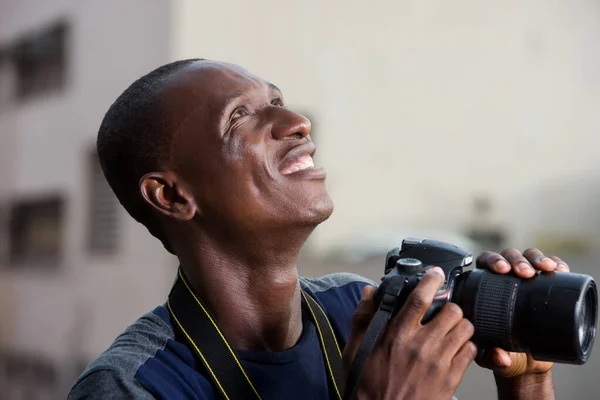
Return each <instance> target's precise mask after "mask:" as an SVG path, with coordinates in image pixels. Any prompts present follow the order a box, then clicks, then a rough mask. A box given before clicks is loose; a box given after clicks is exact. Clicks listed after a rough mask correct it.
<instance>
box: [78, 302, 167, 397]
mask: <svg viewBox="0 0 600 400" xmlns="http://www.w3.org/2000/svg"><path fill="white" fill-rule="evenodd" d="M173 338H174V332H173V328H172V327H171V325H170V323H169V322H168V312H167V310H166V308H165V307H164V306H159V307H157V308H156V309H155V310H154V311H152V312H149V313H146V314H144V315H143V316H142V317H140V318H138V319H137V320H136V321H135V322H134V323H133V324H131V325H130V326H129V327H127V328H126V329H125V330H124V331H123V333H121V334H120V335H119V336H118V337H117V338H116V339H115V340H114V342H113V343H112V344H111V346H110V347H109V348H108V349H107V350H105V351H104V352H103V353H102V354H100V356H98V358H96V359H95V360H94V361H92V363H90V365H88V367H87V368H86V369H85V371H84V372H83V373H82V374H81V375H80V377H79V378H78V379H77V381H76V382H75V384H74V385H73V388H72V389H71V392H70V393H69V399H80V398H103V396H104V395H109V397H110V395H113V396H114V395H115V394H123V395H125V394H126V395H127V396H133V397H135V398H151V396H149V395H148V393H147V392H146V390H145V389H144V388H143V387H142V386H141V385H140V384H139V383H138V382H137V381H136V379H135V375H136V373H137V372H138V370H139V369H140V367H141V366H142V365H143V364H144V363H145V362H146V361H147V360H148V359H150V358H152V357H154V356H155V355H156V353H157V352H158V351H159V350H162V349H164V347H165V346H166V344H167V342H168V340H169V339H173ZM104 398H106V397H104Z"/></svg>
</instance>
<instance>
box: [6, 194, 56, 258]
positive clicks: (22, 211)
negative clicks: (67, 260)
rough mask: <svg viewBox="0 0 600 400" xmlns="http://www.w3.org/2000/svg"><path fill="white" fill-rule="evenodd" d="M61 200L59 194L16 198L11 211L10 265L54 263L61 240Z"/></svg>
mask: <svg viewBox="0 0 600 400" xmlns="http://www.w3.org/2000/svg"><path fill="white" fill-rule="evenodd" d="M63 203H64V202H63V199H62V198H61V197H58V196H54V197H47V198H40V199H35V200H27V201H19V202H16V203H14V204H13V206H12V208H11V210H10V217H9V218H10V223H9V235H10V245H9V253H10V263H9V266H11V267H13V268H19V267H22V266H27V267H37V268H47V267H48V266H57V265H58V262H59V260H60V255H61V250H62V241H63V240H62V239H63V234H62V233H63V232H62V230H63V219H64V218H63V212H64V204H63Z"/></svg>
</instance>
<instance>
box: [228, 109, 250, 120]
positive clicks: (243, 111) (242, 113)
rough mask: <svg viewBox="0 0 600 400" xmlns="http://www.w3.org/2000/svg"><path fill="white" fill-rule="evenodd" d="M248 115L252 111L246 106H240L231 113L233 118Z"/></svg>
mask: <svg viewBox="0 0 600 400" xmlns="http://www.w3.org/2000/svg"><path fill="white" fill-rule="evenodd" d="M248 115H250V112H249V111H248V109H247V108H246V107H238V108H236V109H235V110H234V111H233V114H231V120H234V119H238V118H241V117H246V116H248Z"/></svg>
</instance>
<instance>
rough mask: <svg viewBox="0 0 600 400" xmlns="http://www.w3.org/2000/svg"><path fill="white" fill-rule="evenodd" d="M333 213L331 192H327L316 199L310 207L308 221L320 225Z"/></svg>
mask: <svg viewBox="0 0 600 400" xmlns="http://www.w3.org/2000/svg"><path fill="white" fill-rule="evenodd" d="M332 213H333V201H332V200H331V197H329V194H327V193H325V194H324V195H323V196H321V197H320V198H319V199H317V200H315V201H314V202H313V204H311V207H310V209H309V212H308V215H307V218H306V219H307V222H308V223H310V224H311V225H315V226H316V225H318V224H320V223H321V222H323V221H326V220H327V219H328V218H329V217H330V216H331V214H332Z"/></svg>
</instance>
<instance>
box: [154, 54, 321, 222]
mask: <svg viewBox="0 0 600 400" xmlns="http://www.w3.org/2000/svg"><path fill="white" fill-rule="evenodd" d="M164 96H165V97H164V98H165V104H166V106H167V107H168V108H169V114H170V115H171V127H172V129H173V131H174V135H173V139H172V141H173V144H174V159H175V160H174V161H175V172H176V173H177V175H178V176H179V177H180V178H181V179H182V180H183V181H184V182H185V184H186V185H187V186H188V188H189V190H190V191H191V192H192V193H193V196H194V199H195V201H196V203H197V205H198V208H199V212H198V214H199V216H200V218H201V220H203V221H205V222H208V223H211V222H212V223H217V224H219V223H220V224H226V225H228V226H223V228H226V229H241V230H243V231H246V232H247V231H258V230H261V229H265V228H266V229H270V228H276V229H280V228H286V227H293V226H298V225H307V226H309V225H316V224H318V223H320V222H322V221H323V220H325V219H327V218H328V217H329V215H330V214H331V212H332V210H333V203H332V202H331V199H330V198H329V196H328V194H327V191H326V189H325V171H324V170H323V169H322V168H316V167H313V162H312V155H313V154H314V152H315V146H314V145H313V143H312V141H311V139H310V136H309V134H310V121H309V120H308V119H306V118H305V117H303V116H302V115H300V114H297V113H295V112H293V111H291V110H289V109H288V108H286V107H285V103H284V100H283V95H282V93H281V92H280V91H279V89H278V88H277V87H275V86H274V85H272V84H270V83H269V82H266V81H264V80H262V79H260V78H258V77H256V76H254V75H252V74H250V73H249V72H248V71H246V70H244V69H242V68H240V67H237V66H235V65H231V64H225V63H217V62H210V61H201V62H198V63H195V64H193V65H191V66H189V67H186V68H185V69H184V70H182V71H180V72H178V73H176V74H175V75H174V76H173V78H172V80H171V82H169V83H168V84H167V89H166V91H165V94H164Z"/></svg>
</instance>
